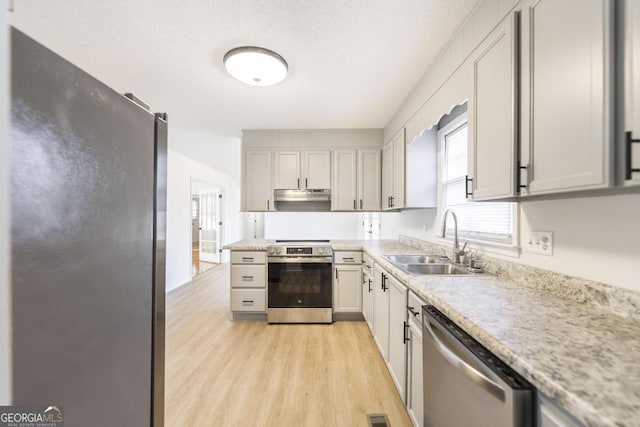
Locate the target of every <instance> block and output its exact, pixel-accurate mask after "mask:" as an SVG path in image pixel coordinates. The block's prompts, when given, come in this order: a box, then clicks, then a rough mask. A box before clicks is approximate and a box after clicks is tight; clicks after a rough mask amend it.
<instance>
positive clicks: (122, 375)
mask: <svg viewBox="0 0 640 427" xmlns="http://www.w3.org/2000/svg"><path fill="white" fill-rule="evenodd" d="M11 38H12V46H11V50H12V58H11V67H12V68H11V73H12V83H11V89H12V104H11V172H10V174H11V215H12V218H11V238H12V273H11V274H12V278H11V280H12V293H13V295H12V304H13V314H12V317H13V319H12V320H13V343H12V355H13V397H14V403H15V404H17V405H21V404H25V405H34V404H38V405H62V406H63V407H64V415H65V421H66V424H68V425H70V426H76V425H77V426H79V425H91V426H114V425H123V426H124V425H128V426H149V425H150V423H151V421H152V414H151V413H152V400H153V396H152V369H153V362H152V360H153V354H152V347H153V344H154V343H153V342H152V334H153V322H154V319H153V318H154V312H153V303H154V301H153V300H154V283H153V279H154V249H157V248H154V225H155V224H154V195H155V193H154V191H155V188H154V185H155V184H154V183H155V179H154V166H155V165H154V162H155V152H154V150H155V146H154V145H155V142H154V132H155V130H154V126H155V125H154V122H155V119H154V116H153V114H151V113H149V112H148V111H146V110H144V109H142V108H141V107H139V106H138V105H136V104H135V103H133V102H131V101H129V100H127V99H126V98H124V97H123V96H122V95H120V94H118V93H116V92H115V91H113V90H112V89H110V88H109V87H107V86H106V85H104V84H102V83H100V82H99V81H97V80H96V79H94V78H93V77H91V76H90V75H88V74H86V73H85V72H83V71H82V70H80V69H79V68H77V67H75V66H74V65H72V64H70V63H69V62H67V61H66V60H64V59H62V58H61V57H59V56H58V55H56V54H54V53H53V52H51V51H50V50H48V49H46V48H44V47H43V46H42V45H40V44H38V43H36V42H35V41H33V40H32V39H30V38H29V37H27V36H25V35H24V34H22V33H21V32H19V31H17V30H15V29H13V30H12V31H11ZM155 274H156V275H157V273H155ZM163 297H164V295H162V298H163Z"/></svg>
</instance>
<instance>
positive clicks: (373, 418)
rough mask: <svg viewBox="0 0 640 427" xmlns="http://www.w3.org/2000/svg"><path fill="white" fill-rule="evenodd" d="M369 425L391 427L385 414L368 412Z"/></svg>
mask: <svg viewBox="0 0 640 427" xmlns="http://www.w3.org/2000/svg"><path fill="white" fill-rule="evenodd" d="M367 420H368V421H369V427H391V424H389V420H388V419H387V416H386V415H385V414H369V415H367Z"/></svg>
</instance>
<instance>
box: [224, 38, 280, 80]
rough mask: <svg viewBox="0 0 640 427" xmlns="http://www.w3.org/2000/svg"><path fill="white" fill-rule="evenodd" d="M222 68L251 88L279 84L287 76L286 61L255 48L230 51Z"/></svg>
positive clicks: (249, 47) (264, 50)
mask: <svg viewBox="0 0 640 427" xmlns="http://www.w3.org/2000/svg"><path fill="white" fill-rule="evenodd" d="M224 66H225V68H226V69H227V71H228V72H229V74H231V75H232V76H233V77H235V78H236V79H238V80H240V81H241V82H243V83H246V84H250V85H252V86H269V85H274V84H276V83H280V82H281V81H282V80H284V78H285V77H286V76H287V70H288V68H289V67H288V65H287V61H285V60H284V58H283V57H282V56H280V55H278V54H277V53H275V52H274V51H272V50H269V49H264V48H262V47H255V46H242V47H237V48H235V49H231V50H230V51H229V52H227V53H226V54H225V55H224Z"/></svg>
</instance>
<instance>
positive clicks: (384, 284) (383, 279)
mask: <svg viewBox="0 0 640 427" xmlns="http://www.w3.org/2000/svg"><path fill="white" fill-rule="evenodd" d="M387 289H389V288H388V287H387V276H385V275H384V274H383V275H382V292H387Z"/></svg>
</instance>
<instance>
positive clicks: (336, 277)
mask: <svg viewBox="0 0 640 427" xmlns="http://www.w3.org/2000/svg"><path fill="white" fill-rule="evenodd" d="M336 280H338V269H337V268H336Z"/></svg>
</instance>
